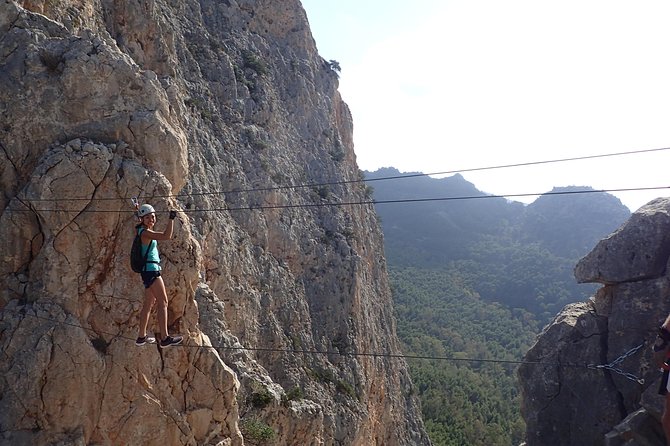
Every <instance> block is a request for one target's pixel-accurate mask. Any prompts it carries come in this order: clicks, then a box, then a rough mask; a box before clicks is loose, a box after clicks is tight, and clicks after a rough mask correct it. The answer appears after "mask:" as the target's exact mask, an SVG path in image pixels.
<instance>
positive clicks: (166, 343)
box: [161, 336, 184, 348]
mask: <svg viewBox="0 0 670 446" xmlns="http://www.w3.org/2000/svg"><path fill="white" fill-rule="evenodd" d="M183 340H184V337H183V336H168V337H167V338H165V339H163V340H162V341H161V348H165V347H170V346H171V345H177V344H181V341H183Z"/></svg>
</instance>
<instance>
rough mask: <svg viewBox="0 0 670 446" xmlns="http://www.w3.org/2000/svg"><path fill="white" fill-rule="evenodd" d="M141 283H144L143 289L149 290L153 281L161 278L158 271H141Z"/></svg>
mask: <svg viewBox="0 0 670 446" xmlns="http://www.w3.org/2000/svg"><path fill="white" fill-rule="evenodd" d="M140 274H141V275H142V282H144V288H149V287H150V286H151V284H152V283H154V280H156V279H157V278H158V277H160V276H161V272H160V271H142V272H141V273H140Z"/></svg>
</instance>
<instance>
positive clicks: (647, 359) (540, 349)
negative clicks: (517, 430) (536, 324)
mask: <svg viewBox="0 0 670 446" xmlns="http://www.w3.org/2000/svg"><path fill="white" fill-rule="evenodd" d="M668 234H670V199H668V198H659V199H656V200H654V201H652V202H650V203H648V204H647V205H646V206H643V207H642V208H640V209H639V210H638V211H637V212H636V213H635V214H633V215H632V216H631V218H630V219H629V220H628V221H627V222H626V223H625V224H624V225H623V226H622V227H621V228H619V229H618V230H617V231H615V232H614V233H613V234H611V235H610V236H609V237H607V238H605V239H603V240H601V241H600V242H599V243H598V244H597V246H596V247H595V248H594V249H593V251H591V253H589V254H588V255H586V256H585V257H584V258H583V259H581V260H580V261H579V263H578V264H577V266H576V267H575V277H576V279H577V281H578V282H580V283H583V282H596V283H602V284H603V287H602V288H600V289H599V290H598V292H597V293H596V295H595V296H593V297H592V298H591V299H590V300H589V301H588V302H583V303H576V304H572V305H568V306H567V307H566V308H565V309H564V310H563V311H562V312H561V313H560V314H559V315H558V316H557V317H556V318H555V319H554V321H553V322H552V323H551V324H550V325H549V326H547V327H546V328H545V329H544V330H543V332H542V333H541V334H540V336H539V337H538V340H537V342H536V344H535V345H534V346H533V347H532V348H531V349H530V350H529V352H528V353H527V355H526V357H525V361H526V362H527V363H525V364H523V365H522V366H521V367H520V369H519V379H520V382H521V387H522V406H523V415H524V418H525V420H526V423H527V442H528V445H529V446H533V445H547V444H551V445H575V446H576V445H584V444H589V445H612V446H613V445H623V444H626V445H631V446H633V445H658V446H663V445H664V444H665V443H664V439H663V435H662V430H661V426H660V415H661V413H662V407H663V397H661V396H659V395H657V389H658V382H659V380H660V372H659V371H658V366H657V365H655V364H654V363H653V359H652V354H651V353H652V352H651V348H650V346H651V344H652V343H653V341H654V339H655V336H656V330H657V329H658V327H659V325H660V322H661V321H662V320H663V319H664V318H665V317H666V316H667V314H668V312H670V275H669V273H668V269H667V264H668V257H669V256H670V237H669V236H668ZM636 347H639V349H636ZM603 365H609V367H606V368H603V367H599V366H603ZM638 379H639V380H643V382H642V381H640V382H638Z"/></svg>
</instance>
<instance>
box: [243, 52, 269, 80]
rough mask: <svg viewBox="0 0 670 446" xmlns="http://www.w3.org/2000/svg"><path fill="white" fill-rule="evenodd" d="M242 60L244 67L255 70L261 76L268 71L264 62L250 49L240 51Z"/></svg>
mask: <svg viewBox="0 0 670 446" xmlns="http://www.w3.org/2000/svg"><path fill="white" fill-rule="evenodd" d="M242 62H243V63H244V68H249V69H250V70H252V71H255V72H256V74H258V75H259V76H263V75H265V74H267V72H268V67H267V65H266V64H265V62H263V61H262V60H261V58H260V57H258V56H257V55H256V54H254V53H252V52H251V51H242Z"/></svg>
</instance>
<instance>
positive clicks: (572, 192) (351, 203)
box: [5, 186, 670, 214]
mask: <svg viewBox="0 0 670 446" xmlns="http://www.w3.org/2000/svg"><path fill="white" fill-rule="evenodd" d="M662 189H670V186H652V187H627V188H618V189H597V190H569V191H550V192H533V193H519V194H498V195H465V196H460V197H434V198H403V199H394V200H362V201H342V202H323V203H304V204H276V205H248V206H239V207H222V208H205V209H182V210H181V211H182V212H184V213H196V212H228V211H253V210H262V209H289V208H314V207H337V206H361V205H370V204H375V205H376V204H392V203H422V202H433V201H457V200H477V199H490V198H519V197H535V196H554V195H577V194H598V193H612V192H635V191H650V190H662ZM63 200H65V199H63ZM5 211H6V212H77V213H78V214H79V213H100V214H103V213H114V214H118V213H134V212H135V211H133V210H129V209H124V210H114V209H81V210H79V209H77V210H69V209H32V208H28V207H26V208H23V209H14V208H11V207H7V208H5ZM167 212H169V211H156V213H158V214H160V213H167Z"/></svg>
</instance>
